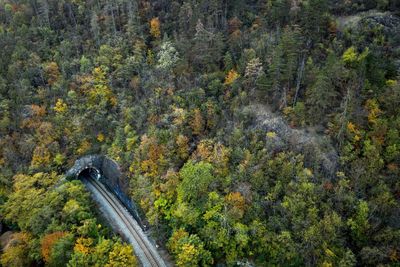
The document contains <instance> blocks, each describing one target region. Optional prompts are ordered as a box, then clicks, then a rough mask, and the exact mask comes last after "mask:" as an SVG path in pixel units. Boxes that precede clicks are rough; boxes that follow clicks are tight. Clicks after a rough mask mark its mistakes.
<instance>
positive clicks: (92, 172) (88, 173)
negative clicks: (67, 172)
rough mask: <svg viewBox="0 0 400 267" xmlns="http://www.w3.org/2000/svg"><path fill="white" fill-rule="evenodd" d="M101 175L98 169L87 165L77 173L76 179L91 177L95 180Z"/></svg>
mask: <svg viewBox="0 0 400 267" xmlns="http://www.w3.org/2000/svg"><path fill="white" fill-rule="evenodd" d="M100 177H101V174H100V171H99V170H98V169H96V168H94V167H88V168H86V169H83V170H82V171H81V172H80V173H79V174H78V179H79V180H83V179H88V178H92V179H95V180H99V179H100Z"/></svg>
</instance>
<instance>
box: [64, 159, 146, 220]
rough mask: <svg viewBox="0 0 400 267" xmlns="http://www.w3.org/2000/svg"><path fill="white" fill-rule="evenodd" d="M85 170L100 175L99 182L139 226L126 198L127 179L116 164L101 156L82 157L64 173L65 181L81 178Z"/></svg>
mask: <svg viewBox="0 0 400 267" xmlns="http://www.w3.org/2000/svg"><path fill="white" fill-rule="evenodd" d="M87 169H94V170H96V171H97V172H98V173H99V174H100V175H99V178H98V179H99V181H100V182H101V183H102V184H104V185H105V186H106V187H107V188H108V189H109V190H110V191H111V192H113V193H114V194H115V195H116V196H117V197H118V199H119V200H120V201H121V202H122V203H123V204H124V205H125V207H126V208H127V209H128V210H129V211H130V212H131V213H132V215H133V216H134V217H135V219H136V220H137V221H138V222H139V224H140V225H141V220H140V217H139V214H138V212H137V208H136V205H135V204H134V203H133V202H132V201H131V199H130V198H129V197H128V196H129V182H128V179H127V177H126V176H125V175H124V174H123V173H122V171H121V169H120V167H119V165H118V163H117V162H115V161H114V160H112V159H110V158H108V157H106V156H103V155H88V156H84V157H82V158H80V159H78V160H76V161H75V164H74V166H72V167H71V169H69V170H68V172H67V173H66V178H67V180H74V179H79V178H82V177H79V176H80V175H81V174H82V172H83V171H85V170H87Z"/></svg>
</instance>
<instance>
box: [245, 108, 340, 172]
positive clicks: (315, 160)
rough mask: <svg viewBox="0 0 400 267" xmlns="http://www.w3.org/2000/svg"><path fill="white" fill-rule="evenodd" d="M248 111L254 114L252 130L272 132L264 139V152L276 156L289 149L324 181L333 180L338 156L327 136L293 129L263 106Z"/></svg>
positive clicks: (312, 130) (307, 130)
mask: <svg viewBox="0 0 400 267" xmlns="http://www.w3.org/2000/svg"><path fill="white" fill-rule="evenodd" d="M249 108H250V109H251V110H252V112H254V113H255V115H256V121H257V123H256V125H257V126H256V127H257V128H260V129H262V130H263V131H265V132H266V133H268V132H270V133H273V134H272V135H271V136H266V138H267V139H268V140H267V147H266V149H267V150H268V151H271V153H276V152H279V151H285V150H291V151H295V152H297V153H301V154H303V155H304V160H305V164H306V165H307V166H309V167H313V168H316V169H319V171H320V172H321V173H322V174H324V175H325V176H326V177H327V178H328V177H330V178H334V177H335V175H336V171H337V169H338V166H339V155H338V153H337V151H336V149H335V148H334V147H333V145H332V144H331V142H330V140H329V138H328V137H326V136H323V135H320V134H317V133H316V132H315V130H314V129H293V128H291V127H290V126H289V125H288V124H287V122H286V121H285V120H284V119H283V118H282V117H281V116H278V115H276V114H274V113H273V112H272V111H270V110H269V109H268V108H267V107H266V106H263V105H253V106H250V107H249ZM311 165H312V166H311Z"/></svg>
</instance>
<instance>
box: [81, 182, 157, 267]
mask: <svg viewBox="0 0 400 267" xmlns="http://www.w3.org/2000/svg"><path fill="white" fill-rule="evenodd" d="M87 180H88V181H89V183H90V184H91V185H93V186H94V187H95V188H96V189H97V191H98V192H99V193H100V194H101V195H102V196H103V198H104V199H105V200H106V201H107V202H108V203H109V204H110V205H111V207H112V208H113V209H114V211H115V212H116V213H117V214H118V216H119V217H120V219H121V220H122V221H123V222H124V223H125V224H126V226H127V227H128V231H129V232H130V233H131V234H132V235H133V237H134V238H135V240H136V241H137V243H138V245H139V246H140V247H141V249H142V250H143V253H144V254H145V256H146V258H147V260H148V261H149V263H150V265H151V266H154V267H161V266H163V265H160V264H159V263H158V260H157V257H155V256H154V255H153V251H152V250H151V249H149V248H147V245H146V242H145V241H144V240H143V238H142V237H141V235H140V234H139V233H138V232H137V230H136V229H135V228H134V227H133V226H132V225H131V223H130V222H129V220H128V218H127V216H126V214H125V213H123V212H121V211H120V208H121V206H122V205H121V204H120V203H116V201H115V198H114V196H112V195H111V193H110V192H108V191H107V190H106V189H104V188H103V187H102V186H101V185H99V184H98V182H97V181H96V180H94V179H93V178H92V177H88V178H87Z"/></svg>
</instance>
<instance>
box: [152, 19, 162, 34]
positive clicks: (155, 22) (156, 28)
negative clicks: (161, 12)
mask: <svg viewBox="0 0 400 267" xmlns="http://www.w3.org/2000/svg"><path fill="white" fill-rule="evenodd" d="M150 34H151V35H152V36H153V37H154V38H159V37H160V36H161V31H160V20H159V19H158V18H152V19H151V20H150Z"/></svg>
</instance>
